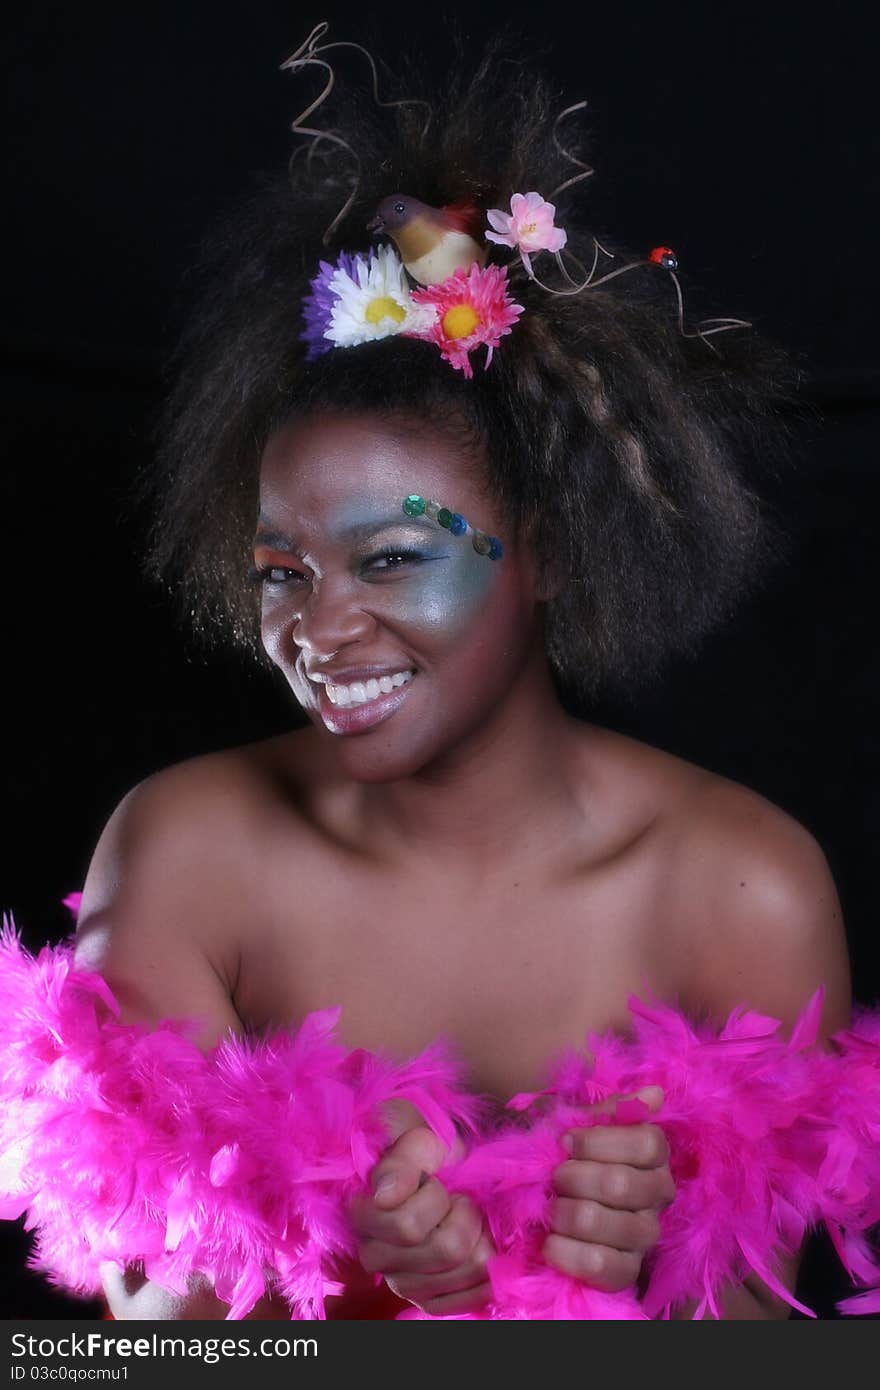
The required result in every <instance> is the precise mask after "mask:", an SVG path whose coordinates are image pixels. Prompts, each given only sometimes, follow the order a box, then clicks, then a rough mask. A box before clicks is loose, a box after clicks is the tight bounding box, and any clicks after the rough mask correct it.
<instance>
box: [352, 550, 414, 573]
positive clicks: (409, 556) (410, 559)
mask: <svg viewBox="0 0 880 1390" xmlns="http://www.w3.org/2000/svg"><path fill="white" fill-rule="evenodd" d="M427 558H428V557H427V556H425V555H423V554H422V552H421V551H420V550H382V551H379V553H378V554H376V555H371V556H370V558H369V559H368V560H365V561H364V569H372V570H375V571H377V572H378V573H379V574H383V573H384V574H388V573H389V571H392V570H399V569H403V568H404V567H405V566H406V565H410V564H418V563H419V561H420V560H425V559H427ZM383 561H384V563H383Z"/></svg>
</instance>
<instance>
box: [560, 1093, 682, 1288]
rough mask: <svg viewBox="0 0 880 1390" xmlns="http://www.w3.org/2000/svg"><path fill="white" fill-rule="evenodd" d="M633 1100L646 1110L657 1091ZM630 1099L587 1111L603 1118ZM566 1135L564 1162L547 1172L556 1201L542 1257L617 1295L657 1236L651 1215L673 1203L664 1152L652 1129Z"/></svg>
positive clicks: (659, 1134) (654, 1104) (606, 1128)
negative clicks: (568, 1143) (568, 1153)
mask: <svg viewBox="0 0 880 1390" xmlns="http://www.w3.org/2000/svg"><path fill="white" fill-rule="evenodd" d="M635 1096H636V1097H637V1098H638V1099H639V1100H643V1101H644V1102H645V1103H646V1104H647V1105H648V1106H649V1108H650V1109H651V1110H652V1111H656V1110H659V1108H660V1106H661V1105H662V1103H663V1092H662V1090H661V1089H660V1087H659V1086H646V1087H645V1088H644V1089H643V1090H641V1091H636V1092H635ZM632 1098H633V1097H632V1096H627V1097H624V1096H614V1097H612V1098H610V1099H609V1100H605V1101H602V1102H601V1104H599V1105H593V1106H590V1110H591V1112H593V1113H596V1114H609V1115H611V1114H613V1113H614V1111H615V1109H616V1106H617V1102H618V1101H619V1100H624V1099H627V1100H630V1099H632ZM569 1135H570V1137H571V1158H570V1159H569V1160H567V1161H566V1162H565V1163H562V1164H560V1166H559V1167H558V1168H556V1169H555V1170H554V1173H553V1185H554V1188H555V1190H556V1193H557V1199H556V1201H555V1203H554V1205H553V1210H552V1216H551V1221H550V1230H551V1234H550V1235H548V1237H547V1239H546V1240H545V1242H544V1247H543V1256H544V1259H545V1260H546V1261H547V1263H548V1264H549V1265H552V1266H553V1268H554V1269H558V1270H561V1271H562V1273H563V1274H571V1275H573V1276H574V1277H575V1278H576V1279H583V1280H584V1282H585V1283H587V1284H590V1285H591V1286H592V1287H593V1288H597V1289H604V1290H605V1291H606V1292H608V1293H617V1292H619V1291H620V1290H621V1289H627V1288H629V1287H630V1286H631V1285H632V1284H634V1283H635V1282H636V1280H637V1279H638V1277H639V1274H640V1272H641V1268H642V1260H643V1259H644V1257H645V1255H646V1254H647V1252H648V1251H649V1250H650V1249H652V1247H653V1246H654V1245H656V1243H657V1240H658V1239H659V1236H660V1223H659V1221H658V1219H657V1212H658V1211H660V1210H661V1209H662V1208H663V1207H667V1206H668V1205H669V1203H670V1202H671V1201H672V1200H673V1199H674V1197H675V1184H674V1182H673V1180H672V1174H671V1173H670V1171H669V1146H668V1144H667V1143H666V1138H665V1136H664V1134H663V1131H662V1129H660V1128H659V1126H657V1125H652V1124H628V1125H627V1124H624V1125H597V1126H596V1127H595V1128H591V1129H573V1130H570V1131H569Z"/></svg>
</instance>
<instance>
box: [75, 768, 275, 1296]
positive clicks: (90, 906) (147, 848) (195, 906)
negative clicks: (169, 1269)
mask: <svg viewBox="0 0 880 1390" xmlns="http://www.w3.org/2000/svg"><path fill="white" fill-rule="evenodd" d="M212 790H213V793H214V794H213V795H208V793H209V792H211V791H212ZM217 792H218V789H217V788H216V787H214V788H213V789H212V788H210V787H207V786H205V785H204V777H203V774H202V772H201V771H200V770H196V771H195V772H194V771H193V769H192V765H187V764H184V765H183V766H181V767H178V768H172V769H169V770H168V772H166V773H161V774H159V775H158V776H156V777H154V778H150V779H148V780H147V781H146V782H144V783H141V784H140V785H139V786H138V787H136V788H135V789H134V790H133V791H132V792H129V794H128V795H127V796H126V797H125V798H124V800H123V801H122V802H121V803H120V805H119V806H118V807H117V809H116V811H115V812H114V813H113V815H112V816H111V818H110V820H109V822H108V824H107V826H106V828H105V830H104V832H103V834H102V835H101V838H100V841H99V843H98V846H97V848H96V850H95V853H94V856H93V858H92V862H91V865H90V868H89V872H88V875H87V878H86V883H85V886H84V889H83V899H82V905H81V909H80V915H79V921H78V925H77V935H76V952H75V960H76V964H77V966H78V967H79V968H80V969H84V970H94V971H98V972H100V974H102V975H103V976H104V978H105V979H106V980H107V982H108V984H109V985H110V988H111V989H112V990H113V993H114V994H115V996H116V998H117V1000H118V1001H119V1003H120V1006H121V1014H120V1021H121V1022H123V1023H132V1022H136V1021H143V1022H147V1023H148V1024H151V1025H155V1024H157V1023H158V1022H159V1020H160V1019H162V1018H185V1017H196V1016H197V1017H199V1019H200V1020H201V1022H202V1031H201V1033H200V1034H199V1036H198V1038H197V1042H198V1045H199V1046H200V1047H201V1048H202V1049H203V1050H204V1051H208V1050H209V1049H210V1048H211V1047H213V1046H214V1044H215V1043H217V1042H218V1041H220V1040H221V1039H222V1038H223V1037H224V1036H225V1035H226V1034H227V1033H228V1032H232V1033H233V1034H235V1035H236V1036H238V1035H240V1034H242V1033H243V1032H244V1026H243V1024H242V1022H241V1019H240V1018H239V1017H238V1014H237V1013H236V1011H235V1008H234V1005H233V1002H232V989H231V986H230V978H229V976H230V974H231V972H230V969H229V962H228V961H226V960H225V959H224V955H223V943H224V939H226V940H228V939H229V938H228V934H225V933H224V930H223V923H222V916H221V912H222V907H221V904H222V896H221V895H222V884H223V882H224V879H223V877H221V874H222V863H223V855H224V847H227V848H228V844H229V840H228V836H229V833H230V826H229V824H228V823H227V824H226V825H223V824H222V817H223V816H225V817H226V819H227V822H228V820H229V814H230V813H229V811H228V810H224V809H223V807H224V805H228V804H229V803H228V802H226V803H224V802H223V801H222V800H219V799H218V795H217ZM227 881H228V875H227ZM212 885H213V886H214V891H212ZM218 885H219V886H220V891H217V887H218ZM102 1280H103V1282H104V1291H105V1294H106V1297H107V1302H108V1304H109V1307H110V1311H111V1312H112V1313H113V1316H114V1317H115V1318H119V1319H122V1320H141V1319H152V1318H157V1319H163V1320H165V1319H181V1320H183V1319H186V1320H191V1319H223V1318H225V1316H226V1313H227V1312H228V1307H227V1305H226V1304H224V1303H222V1302H221V1301H220V1300H219V1299H217V1298H216V1297H215V1295H214V1293H213V1291H212V1289H211V1288H210V1286H209V1284H208V1281H207V1280H206V1279H199V1280H193V1281H191V1284H190V1293H189V1295H188V1296H187V1297H186V1298H180V1297H176V1296H174V1295H172V1294H170V1293H169V1292H167V1291H166V1290H165V1289H163V1288H161V1287H160V1286H159V1285H156V1284H154V1283H152V1282H150V1281H149V1280H147V1279H146V1278H145V1277H144V1275H143V1273H141V1272H139V1270H138V1269H137V1267H132V1266H130V1267H128V1268H127V1269H126V1270H125V1271H123V1270H121V1269H120V1268H118V1267H117V1266H116V1265H113V1264H107V1265H105V1266H104V1267H103V1269H102ZM289 1317H290V1309H289V1307H288V1306H287V1303H286V1302H285V1301H283V1300H275V1299H272V1298H271V1297H267V1298H264V1299H262V1300H261V1301H260V1303H259V1304H257V1305H256V1306H255V1308H254V1309H253V1310H252V1311H251V1313H249V1314H248V1318H249V1319H254V1320H256V1319H281V1318H287V1319H289Z"/></svg>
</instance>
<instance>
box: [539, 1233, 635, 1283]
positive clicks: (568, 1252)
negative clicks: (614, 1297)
mask: <svg viewBox="0 0 880 1390" xmlns="http://www.w3.org/2000/svg"><path fill="white" fill-rule="evenodd" d="M542 1254H543V1256H544V1259H545V1260H546V1262H547V1264H549V1265H552V1266H553V1268H554V1269H558V1270H561V1272H562V1273H563V1274H570V1275H572V1276H573V1277H574V1278H575V1279H582V1280H583V1281H584V1282H585V1283H587V1284H590V1285H591V1286H592V1287H593V1288H594V1289H604V1290H605V1292H606V1293H619V1292H620V1290H621V1289H628V1288H629V1287H630V1285H631V1284H634V1283H635V1282H636V1280H637V1279H638V1277H639V1271H640V1270H641V1267H642V1257H641V1255H637V1254H632V1253H629V1252H627V1251H624V1250H612V1249H610V1248H609V1247H608V1246H607V1245H585V1244H584V1242H583V1241H582V1240H571V1239H570V1238H569V1237H568V1236H559V1235H555V1234H552V1235H549V1236H548V1237H547V1239H546V1240H545V1241H544V1246H543V1251H542Z"/></svg>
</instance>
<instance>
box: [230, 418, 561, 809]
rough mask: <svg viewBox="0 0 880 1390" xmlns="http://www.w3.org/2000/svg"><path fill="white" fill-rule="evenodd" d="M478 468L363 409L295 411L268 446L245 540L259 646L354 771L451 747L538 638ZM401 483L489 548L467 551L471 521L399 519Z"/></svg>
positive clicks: (443, 445) (408, 765)
mask: <svg viewBox="0 0 880 1390" xmlns="http://www.w3.org/2000/svg"><path fill="white" fill-rule="evenodd" d="M479 469H480V464H479V461H478V460H477V459H475V458H474V457H473V456H472V454H471V453H470V452H468V451H464V450H462V449H459V448H457V447H456V445H455V444H453V443H452V442H451V441H450V440H449V439H447V438H446V437H445V436H443V435H441V434H435V433H434V432H433V431H431V430H430V429H429V428H426V427H424V426H421V425H418V426H416V425H412V426H405V425H402V424H400V423H398V422H393V421H388V420H385V419H382V418H380V417H378V416H370V415H367V416H346V415H321V416H312V417H307V418H305V419H300V420H294V421H293V422H291V423H290V424H288V425H287V426H285V427H284V428H283V429H281V430H279V431H278V433H277V434H275V435H274V436H273V437H272V438H271V439H270V441H269V443H268V445H267V447H266V450H265V453H264V455H263V460H262V466H261V472H260V520H259V523H258V526H257V531H256V535H255V539H254V564H255V570H256V571H261V572H262V639H263V644H264V646H265V648H266V651H267V652H268V654H269V656H270V657H271V659H272V660H273V661H274V663H275V664H276V666H278V667H279V669H280V670H281V671H283V673H284V675H285V677H286V678H287V681H288V683H289V685H290V687H291V689H292V690H293V693H294V695H295V696H296V698H297V700H298V701H299V703H300V704H301V705H302V707H303V709H304V710H305V711H306V713H307V714H308V716H309V718H310V720H311V721H312V723H313V724H314V725H315V727H316V728H317V729H318V730H319V731H320V733H321V734H322V736H323V737H325V738H326V739H327V740H328V741H332V743H333V745H334V750H335V751H336V753H337V755H338V757H339V759H340V760H341V764H342V766H343V768H344V769H345V771H347V772H348V773H349V775H351V776H352V777H354V778H356V779H358V780H362V781H376V782H384V781H391V780H394V779H397V778H400V777H406V776H410V775H412V774H413V773H415V772H417V771H419V770H420V769H421V768H424V767H426V766H427V765H428V764H430V763H431V762H433V761H434V760H435V759H438V758H442V756H443V755H444V754H445V753H450V752H451V751H452V750H453V749H454V748H455V747H456V746H457V745H458V744H459V743H460V742H461V740H463V739H465V738H467V737H468V736H469V735H470V734H472V733H473V732H475V731H476V730H477V729H478V728H479V727H480V726H481V725H482V724H484V723H485V722H486V721H487V720H489V719H491V718H492V716H493V714H494V713H495V712H496V711H497V710H498V707H499V705H500V704H501V703H502V702H503V701H504V699H505V697H506V696H507V694H508V693H509V691H510V689H511V687H512V685H513V683H514V682H515V681H516V678H517V675H518V674H519V673H520V672H521V671H522V670H523V668H524V666H525V664H526V662H527V659H528V657H529V655H530V654H531V653H532V652H533V650H534V644H535V642H536V641H540V640H541V637H540V624H539V619H538V608H537V605H536V598H535V587H534V571H533V564H532V559H531V555H530V553H528V552H527V551H526V550H525V549H518V548H517V547H516V546H515V545H514V544H513V540H512V538H511V537H509V536H507V535H505V534H504V525H503V522H502V520H501V518H500V516H499V514H498V513H497V512H496V511H495V509H494V508H492V507H491V506H490V505H487V503H486V501H485V500H484V498H483V497H482V495H481V492H480V488H479V483H480V481H481V479H480V477H479ZM411 494H417V495H419V496H421V497H422V498H425V499H430V500H433V501H436V502H438V503H439V504H440V505H441V506H442V507H446V508H448V509H449V510H450V511H453V512H458V513H460V514H461V515H463V516H464V517H465V518H466V519H467V521H468V522H469V523H470V525H471V527H476V528H478V529H479V530H481V531H484V532H487V533H488V534H490V535H494V536H497V537H498V538H499V539H500V540H501V542H502V545H503V554H502V556H501V558H500V559H497V560H493V559H490V558H489V556H488V555H481V554H478V553H477V551H476V550H475V549H474V547H473V543H472V533H471V532H470V531H469V532H467V533H465V534H464V535H459V536H456V535H454V534H452V533H451V532H450V531H449V530H446V529H444V528H443V527H442V526H441V525H439V523H438V522H437V521H436V520H432V519H431V518H430V517H429V516H428V515H426V514H423V515H420V516H415V517H411V516H408V515H407V514H406V513H405V512H404V509H403V502H404V499H405V498H407V497H409V496H410V495H411ZM403 673H410V674H409V676H408V678H407V679H404V681H403V683H400V677H401V675H402V674H403ZM368 681H378V682H379V685H378V688H377V686H376V685H368ZM364 696H366V697H367V698H366V700H364Z"/></svg>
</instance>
